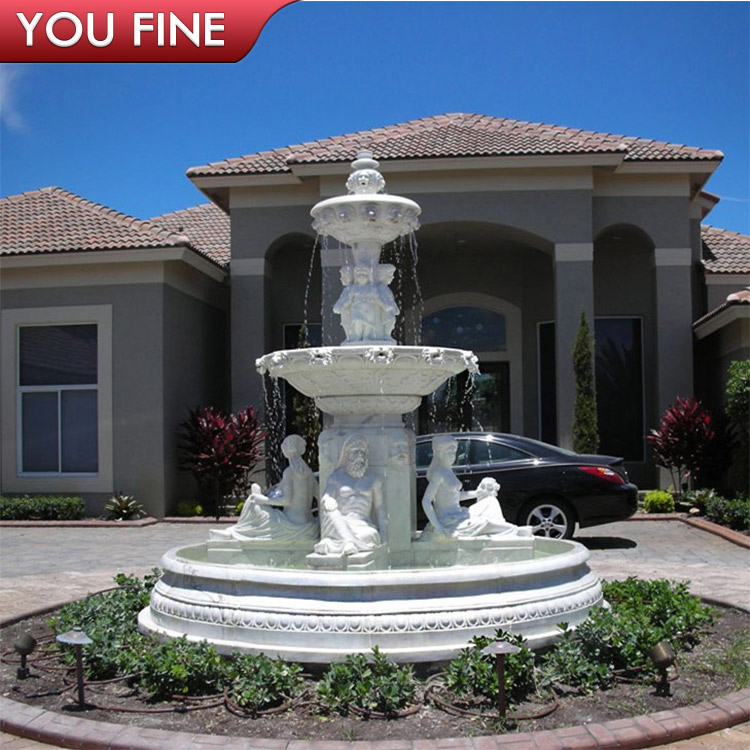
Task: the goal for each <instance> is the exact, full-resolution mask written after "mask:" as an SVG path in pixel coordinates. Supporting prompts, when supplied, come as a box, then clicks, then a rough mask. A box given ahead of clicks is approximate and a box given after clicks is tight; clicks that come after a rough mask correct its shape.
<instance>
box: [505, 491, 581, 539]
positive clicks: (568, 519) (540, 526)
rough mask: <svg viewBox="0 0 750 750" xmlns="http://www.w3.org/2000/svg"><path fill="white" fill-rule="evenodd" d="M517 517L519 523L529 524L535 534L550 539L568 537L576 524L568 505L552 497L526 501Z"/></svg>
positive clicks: (571, 534)
mask: <svg viewBox="0 0 750 750" xmlns="http://www.w3.org/2000/svg"><path fill="white" fill-rule="evenodd" d="M519 518H520V523H522V524H524V525H526V526H531V530H532V531H533V532H534V535H535V536H546V537H549V538H550V539H570V538H571V537H572V536H573V532H574V531H575V526H576V520H575V516H574V514H573V511H572V510H571V509H570V506H569V505H568V504H567V503H565V502H563V501H562V500H556V499H554V498H540V499H538V500H534V501H533V502H531V503H527V504H526V505H525V506H524V508H523V510H522V511H521V514H520V516H519Z"/></svg>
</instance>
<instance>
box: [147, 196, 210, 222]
mask: <svg viewBox="0 0 750 750" xmlns="http://www.w3.org/2000/svg"><path fill="white" fill-rule="evenodd" d="M207 208H215V209H216V210H217V211H220V212H221V213H224V212H223V211H221V209H220V208H219V207H218V206H217V205H216V204H215V203H211V201H206V202H205V203H198V204H197V205H195V206H187V207H185V208H176V209H175V210H174V211H167V212H166V213H163V214H159V215H158V216H151V217H150V218H149V219H148V221H152V222H156V221H160V220H161V219H166V218H167V217H169V216H174V215H175V214H184V213H187V212H188V211H198V210H199V209H200V210H205V209H207Z"/></svg>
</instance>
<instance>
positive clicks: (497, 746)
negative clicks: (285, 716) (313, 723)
mask: <svg viewBox="0 0 750 750" xmlns="http://www.w3.org/2000/svg"><path fill="white" fill-rule="evenodd" d="M0 717H2V718H0V730H2V731H4V732H7V733H9V734H12V735H14V736H17V737H24V738H26V739H30V740H36V741H38V742H46V743H48V744H52V745H58V746H60V747H75V748H82V749H83V750H105V748H106V750H153V748H154V747H164V748H167V747H170V748H171V747H174V748H176V747H179V748H181V750H209V748H215V747H216V746H217V744H220V745H221V747H222V748H224V750H260V748H264V749H265V750H292V748H293V749H294V750H315V749H316V748H322V747H324V746H325V745H324V744H321V743H320V742H316V741H310V742H306V741H302V740H274V739H267V738H262V739H261V738H251V737H221V738H219V737H217V736H215V735H205V734H192V733H190V732H170V731H167V730H164V729H152V728H143V727H135V726H130V725H127V724H109V723H107V722H103V721H95V720H89V719H85V718H82V717H81V716H80V715H79V716H76V715H72V714H63V713H56V712H53V711H46V710H44V709H41V708H36V707H34V706H29V705H28V704H24V703H18V702H16V701H13V700H10V699H9V698H3V697H0ZM747 721H750V688H746V689H744V690H740V691H737V692H735V693H729V694H728V695H723V696H719V697H717V698H714V699H712V700H708V701H703V702H702V703H698V704H696V705H694V706H685V707H681V708H676V709H674V710H668V711H658V712H656V713H653V714H649V715H646V716H635V717H633V718H631V719H617V720H615V721H607V722H603V723H591V724H583V725H579V726H573V727H566V728H564V729H547V730H544V731H540V732H519V733H517V734H501V735H494V736H484V737H474V738H471V737H467V738H455V739H451V738H446V739H445V740H414V741H411V740H399V741H398V742H396V743H394V741H393V740H385V741H383V742H372V741H367V742H357V741H354V742H336V743H334V744H335V745H336V747H339V748H342V750H343V748H347V749H350V750H365V748H368V749H369V750H389V749H392V748H394V747H395V746H398V747H399V748H403V750H418V748H424V747H426V746H427V745H426V744H425V743H427V742H429V744H430V746H432V747H440V746H441V745H443V743H445V742H448V743H450V745H449V746H450V747H452V748H455V749H457V750H480V748H481V750H501V748H503V747H508V746H509V745H512V747H513V750H538V749H539V748H565V747H575V748H577V749H578V750H614V749H615V748H620V749H622V748H631V749H632V750H637V749H638V748H646V747H654V746H656V745H663V744H666V743H669V742H677V741H678V740H684V739H688V738H690V737H698V736H699V735H702V734H708V733H711V732H716V731H719V730H721V729H727V728H728V727H733V726H736V725H737V724H742V723H744V722H747ZM219 739H220V740H221V741H220V742H217V740H219ZM571 741H572V742H573V744H572V745H571V744H570V743H571ZM446 746H447V745H446Z"/></svg>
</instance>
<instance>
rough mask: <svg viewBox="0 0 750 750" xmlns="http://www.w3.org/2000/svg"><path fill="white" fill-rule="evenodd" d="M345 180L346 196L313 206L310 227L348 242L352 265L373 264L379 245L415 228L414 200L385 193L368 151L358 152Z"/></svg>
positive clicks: (417, 227) (376, 259)
mask: <svg viewBox="0 0 750 750" xmlns="http://www.w3.org/2000/svg"><path fill="white" fill-rule="evenodd" d="M352 169H353V172H352V173H351V174H350V175H349V179H348V180H347V181H346V187H347V190H348V191H349V194H348V195H340V196H337V197H335V198H328V199H327V200H324V201H321V202H320V203H318V204H316V205H315V206H313V208H312V210H311V211H310V215H311V216H312V217H313V219H314V221H313V229H314V230H315V231H316V232H317V233H318V234H321V235H328V236H330V237H333V238H334V239H337V240H338V241H339V242H343V243H344V244H346V245H351V246H352V248H353V250H354V258H355V265H362V264H367V265H371V266H374V265H375V264H377V262H378V258H379V256H380V248H381V247H382V246H383V245H385V244H386V243H388V242H392V241H393V240H395V239H396V238H398V237H402V236H403V235H406V234H409V233H410V232H414V231H416V230H417V229H419V214H420V213H421V211H422V209H421V208H420V207H419V205H418V204H417V203H415V202H414V201H412V200H409V199H408V198H402V197H400V196H397V195H385V194H384V192H383V191H384V190H385V180H384V179H383V175H381V174H380V172H378V162H377V161H375V159H373V158H372V154H371V153H370V152H369V151H360V152H359V154H357V159H356V161H354V162H352Z"/></svg>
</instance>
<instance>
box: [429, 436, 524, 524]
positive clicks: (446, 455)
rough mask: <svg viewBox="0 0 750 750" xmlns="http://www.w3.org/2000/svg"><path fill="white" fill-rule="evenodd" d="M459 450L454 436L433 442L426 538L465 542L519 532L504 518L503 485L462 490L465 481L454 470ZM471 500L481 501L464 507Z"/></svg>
mask: <svg viewBox="0 0 750 750" xmlns="http://www.w3.org/2000/svg"><path fill="white" fill-rule="evenodd" d="M457 450H458V440H456V438H454V437H452V436H451V435H438V436H436V437H435V438H434V439H433V441H432V463H431V464H430V467H429V468H428V469H427V489H426V490H425V493H424V496H423V498H422V507H423V508H424V512H425V515H426V516H427V518H428V520H429V524H428V526H427V527H426V528H425V530H424V532H423V533H422V536H423V537H424V538H425V539H426V538H429V537H430V536H432V535H438V536H444V537H452V538H454V539H462V538H472V537H478V536H494V535H498V534H508V533H512V532H516V531H517V529H518V527H517V526H515V525H513V524H510V523H508V522H507V521H506V520H505V518H504V517H503V512H502V510H501V509H500V504H499V503H498V501H497V492H498V490H499V489H500V485H499V484H498V483H497V482H496V481H495V480H494V479H492V478H491V477H488V478H485V479H483V480H482V482H481V483H480V485H479V487H478V488H477V489H476V490H469V491H462V490H461V480H460V479H459V478H458V477H457V476H456V475H455V474H454V473H453V468H452V467H453V463H454V462H455V460H456V452H457ZM471 498H475V499H476V500H477V502H476V503H475V504H474V505H473V506H471V507H469V508H465V507H464V506H462V505H461V501H462V500H468V499H471Z"/></svg>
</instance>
